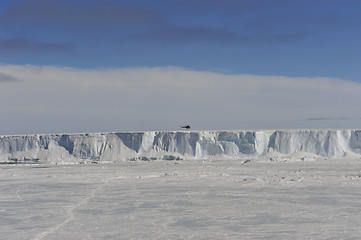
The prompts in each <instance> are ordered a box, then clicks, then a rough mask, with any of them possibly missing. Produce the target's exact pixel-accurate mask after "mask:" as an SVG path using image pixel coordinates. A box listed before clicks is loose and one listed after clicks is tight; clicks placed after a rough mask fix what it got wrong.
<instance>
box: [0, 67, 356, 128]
mask: <svg viewBox="0 0 361 240" xmlns="http://www.w3.org/2000/svg"><path fill="white" fill-rule="evenodd" d="M0 72H2V73H3V74H6V75H8V76H13V77H14V78H17V79H22V81H21V82H19V84H20V85H19V84H16V85H17V86H15V85H13V84H11V85H9V84H3V85H2V87H1V88H0V102H7V104H6V105H1V112H2V113H4V114H3V115H2V121H3V124H2V126H4V127H1V126H0V132H8V133H10V132H9V131H18V132H19V131H20V132H29V131H33V132H34V131H35V132H46V131H47V132H59V131H66V132H69V131H70V132H72V131H120V130H166V129H174V128H177V127H178V126H179V124H181V123H184V122H188V123H190V124H192V125H193V126H194V128H196V129H228V128H233V129H234V128H304V127H350V128H352V127H356V126H359V118H360V117H361V114H360V113H359V111H357V110H358V108H359V106H358V105H359V103H360V102H361V96H360V94H359V93H360V91H361V84H359V83H355V82H349V81H344V80H339V79H331V78H289V77H282V76H257V75H227V74H220V73H214V72H206V71H192V70H188V69H184V68H177V67H162V68H121V69H104V70H85V69H75V68H61V67H51V66H44V67H38V66H31V65H27V66H17V65H2V66H1V65H0ZM9 99H12V100H11V101H9ZM313 116H328V117H329V118H333V119H337V118H344V117H347V119H346V120H344V121H310V120H312V117H313ZM5 126H6V127H5ZM29 129H31V130H29Z"/></svg>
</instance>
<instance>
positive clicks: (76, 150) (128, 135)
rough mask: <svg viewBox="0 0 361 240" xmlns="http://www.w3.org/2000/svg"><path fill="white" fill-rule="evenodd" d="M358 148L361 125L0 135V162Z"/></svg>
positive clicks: (337, 152)
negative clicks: (316, 127)
mask: <svg viewBox="0 0 361 240" xmlns="http://www.w3.org/2000/svg"><path fill="white" fill-rule="evenodd" d="M272 152H273V153H280V154H297V153H299V152H302V153H309V154H316V155H318V156H324V157H344V156H346V155H348V154H361V130H355V129H354V130H352V129H340V130H334V129H323V130H254V131H247V130H227V131H160V132H154V131H153V132H119V133H83V134H41V135H14V136H0V162H6V163H19V162H25V163H26V162H29V163H37V162H39V163H40V162H77V161H96V162H109V161H110V162H116V161H123V160H156V159H163V160H175V159H207V158H212V157H217V158H222V159H228V158H241V157H260V156H263V155H266V154H269V153H272Z"/></svg>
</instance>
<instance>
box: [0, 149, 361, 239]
mask: <svg viewBox="0 0 361 240" xmlns="http://www.w3.org/2000/svg"><path fill="white" fill-rule="evenodd" d="M360 190H361V159H359V158H340V159H336V158H324V157H318V158H316V157H309V158H303V160H301V159H297V158H292V157H287V156H285V157H282V158H272V159H271V158H266V157H264V158H258V159H250V160H247V159H239V160H217V159H210V160H191V161H187V160H182V161H165V160H156V161H147V162H146V161H133V162H132V161H125V162H120V163H99V164H68V165H60V164H58V165H56V164H32V165H6V164H2V165H0V192H1V195H0V222H1V224H0V232H1V236H2V237H3V238H4V239H5V238H6V239H27V240H28V239H33V240H40V239H67V240H71V239H359V238H360V236H361V228H360V226H361V191H360Z"/></svg>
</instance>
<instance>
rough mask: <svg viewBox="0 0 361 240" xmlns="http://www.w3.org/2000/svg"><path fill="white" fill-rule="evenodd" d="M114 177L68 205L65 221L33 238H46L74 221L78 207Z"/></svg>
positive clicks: (34, 239) (39, 239)
mask: <svg viewBox="0 0 361 240" xmlns="http://www.w3.org/2000/svg"><path fill="white" fill-rule="evenodd" d="M112 179H113V178H112ZM112 179H108V180H103V181H102V182H103V183H102V184H100V186H98V187H97V188H95V189H93V190H92V191H91V192H90V194H89V195H88V196H87V197H85V198H83V199H81V200H80V201H78V202H77V203H76V204H73V205H71V206H68V207H67V209H66V219H65V220H64V221H63V222H61V223H59V224H56V225H55V226H53V227H50V228H48V229H47V230H46V231H44V232H42V233H40V234H38V235H37V236H35V237H34V238H33V239H32V240H41V239H44V237H46V236H48V235H50V234H53V233H55V232H57V231H59V230H60V229H61V228H63V227H64V226H65V225H66V224H68V223H69V222H70V221H72V220H73V219H74V211H75V210H76V209H78V208H79V207H81V206H83V205H85V204H86V203H87V202H88V201H89V199H91V198H94V197H95V195H96V192H97V191H99V190H101V189H102V188H104V187H105V186H106V185H107V184H108V183H109V181H110V180H112Z"/></svg>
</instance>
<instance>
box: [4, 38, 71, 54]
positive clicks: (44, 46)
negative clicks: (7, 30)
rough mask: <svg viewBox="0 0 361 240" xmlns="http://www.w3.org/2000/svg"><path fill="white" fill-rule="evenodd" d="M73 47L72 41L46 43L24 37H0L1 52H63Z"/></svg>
mask: <svg viewBox="0 0 361 240" xmlns="http://www.w3.org/2000/svg"><path fill="white" fill-rule="evenodd" d="M72 47H73V45H72V44H71V43H46V42H41V41H34V40H28V39H22V38H15V39H0V52H3V53H4V52H5V53H13V52H24V51H25V52H26V51H31V52H38V53H39V52H40V53H42V52H46V53H51V52H63V51H67V50H70V49H71V48H72Z"/></svg>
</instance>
